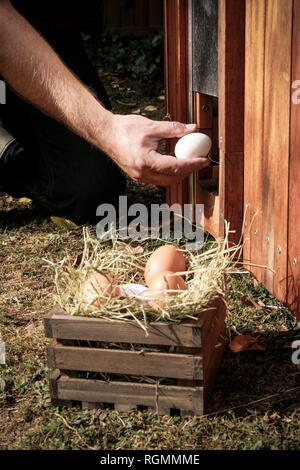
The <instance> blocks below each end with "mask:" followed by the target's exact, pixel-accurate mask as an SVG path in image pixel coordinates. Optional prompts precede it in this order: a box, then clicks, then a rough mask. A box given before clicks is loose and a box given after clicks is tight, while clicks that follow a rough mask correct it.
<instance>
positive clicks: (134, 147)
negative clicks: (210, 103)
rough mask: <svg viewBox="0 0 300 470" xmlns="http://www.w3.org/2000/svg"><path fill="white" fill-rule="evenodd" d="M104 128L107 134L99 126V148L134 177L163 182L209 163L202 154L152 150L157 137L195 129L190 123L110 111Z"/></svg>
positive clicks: (156, 142)
mask: <svg viewBox="0 0 300 470" xmlns="http://www.w3.org/2000/svg"><path fill="white" fill-rule="evenodd" d="M106 129H107V132H109V133H110V135H109V136H108V135H104V134H103V132H101V129H100V130H99V132H100V136H99V140H100V141H102V142H103V143H104V148H103V150H105V151H106V152H107V154H108V155H109V156H110V157H111V158H112V159H113V160H114V161H115V162H116V163H117V165H118V166H119V167H120V168H122V170H123V171H124V172H125V173H127V174H128V175H129V176H130V177H131V178H132V179H133V180H135V181H140V182H143V183H151V184H156V185H160V186H167V185H169V184H172V183H176V182H177V181H180V180H181V179H183V178H185V177H186V176H188V175H189V174H190V173H191V172H192V171H195V170H200V169H201V168H204V167H206V166H207V165H208V164H209V160H208V159H207V158H203V157H199V158H194V159H192V160H177V158H175V157H172V156H169V155H161V154H160V153H157V151H156V150H157V147H158V143H159V141H160V140H162V139H166V138H179V137H182V136H184V135H186V134H190V133H191V132H194V131H195V130H196V125H194V124H190V125H186V124H181V123H179V122H164V121H161V122H159V121H152V120H150V119H147V118H145V117H143V116H136V115H129V116H121V115H113V114H112V115H111V116H110V119H109V124H108V125H107V126H106ZM100 146H101V144H100ZM102 146H103V144H102Z"/></svg>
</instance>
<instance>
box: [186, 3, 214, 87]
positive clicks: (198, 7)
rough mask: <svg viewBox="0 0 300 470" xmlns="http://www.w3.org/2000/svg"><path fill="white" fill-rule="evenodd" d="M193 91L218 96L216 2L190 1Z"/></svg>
mask: <svg viewBox="0 0 300 470" xmlns="http://www.w3.org/2000/svg"><path fill="white" fill-rule="evenodd" d="M192 28H193V42H192V44H191V48H192V60H193V65H192V69H193V77H192V87H193V91H197V92H199V93H204V94H206V95H211V96H218V0H192Z"/></svg>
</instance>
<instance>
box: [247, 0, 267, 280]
mask: <svg viewBox="0 0 300 470" xmlns="http://www.w3.org/2000/svg"><path fill="white" fill-rule="evenodd" d="M265 10H266V5H265V0H247V1H246V51H248V53H247V54H246V56H245V90H246V93H245V166H244V175H245V177H244V207H245V210H246V206H247V210H246V220H245V221H246V224H247V227H246V232H245V235H246V236H247V237H250V241H248V242H247V243H246V244H245V248H244V259H245V261H246V262H249V261H251V263H254V264H261V262H262V260H261V254H262V245H263V242H264V243H266V240H263V234H262V217H263V216H262V191H263V184H264V178H263V171H262V165H263V140H264V126H263V115H264V114H263V113H264V66H265V15H266V11H265ZM256 212H257V216H256V218H255V222H254V225H253V230H252V232H251V233H250V232H249V227H250V224H251V221H252V219H253V217H254V214H255V213H256ZM245 267H246V268H247V269H249V270H251V272H252V273H253V274H254V275H255V276H256V277H257V279H258V280H259V281H262V278H263V270H262V269H261V268H255V267H251V268H250V267H249V265H246V266H245Z"/></svg>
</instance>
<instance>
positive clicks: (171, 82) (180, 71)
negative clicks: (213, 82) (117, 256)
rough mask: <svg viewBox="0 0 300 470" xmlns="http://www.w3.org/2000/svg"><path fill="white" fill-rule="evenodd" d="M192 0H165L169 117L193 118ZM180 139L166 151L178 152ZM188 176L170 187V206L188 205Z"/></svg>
mask: <svg viewBox="0 0 300 470" xmlns="http://www.w3.org/2000/svg"><path fill="white" fill-rule="evenodd" d="M188 3H189V2H188V0H164V41H165V89H166V102H165V115H166V119H167V120H171V121H179V122H184V123H185V122H188V121H189V82H188V80H189V77H188ZM176 141H177V139H170V140H168V141H167V143H166V153H167V154H169V155H170V154H171V155H172V153H173V152H174V148H175V145H176ZM188 189H189V182H188V178H186V179H185V180H183V181H181V182H180V183H177V184H173V185H171V186H169V187H168V188H167V192H166V196H167V198H166V199H167V203H168V204H169V205H172V204H175V203H179V204H181V205H182V204H186V203H187V202H188V199H189V193H188Z"/></svg>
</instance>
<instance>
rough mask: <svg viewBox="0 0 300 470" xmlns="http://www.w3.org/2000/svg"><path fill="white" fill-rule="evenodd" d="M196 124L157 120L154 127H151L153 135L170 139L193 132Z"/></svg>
mask: <svg viewBox="0 0 300 470" xmlns="http://www.w3.org/2000/svg"><path fill="white" fill-rule="evenodd" d="M196 128H197V126H196V124H183V123H181V122H176V121H171V122H169V121H161V122H157V123H156V126H155V129H153V135H155V136H156V137H158V138H159V139H172V138H176V137H177V138H180V137H183V136H184V135H186V134H190V133H191V132H195V130H196Z"/></svg>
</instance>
